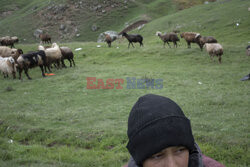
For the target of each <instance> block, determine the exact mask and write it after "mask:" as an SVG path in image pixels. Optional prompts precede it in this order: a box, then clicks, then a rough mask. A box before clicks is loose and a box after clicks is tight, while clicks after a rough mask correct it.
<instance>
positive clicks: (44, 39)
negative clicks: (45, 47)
mask: <svg viewBox="0 0 250 167" xmlns="http://www.w3.org/2000/svg"><path fill="white" fill-rule="evenodd" d="M39 38H40V40H41V42H42V43H46V42H47V43H51V37H50V36H49V35H48V34H39Z"/></svg>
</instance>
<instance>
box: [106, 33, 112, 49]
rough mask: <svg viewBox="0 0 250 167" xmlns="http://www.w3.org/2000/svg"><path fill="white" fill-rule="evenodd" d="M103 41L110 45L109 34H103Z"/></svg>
mask: <svg viewBox="0 0 250 167" xmlns="http://www.w3.org/2000/svg"><path fill="white" fill-rule="evenodd" d="M104 35H105V42H107V44H108V46H109V47H111V43H112V42H113V40H112V38H111V37H110V35H109V34H105V33H104Z"/></svg>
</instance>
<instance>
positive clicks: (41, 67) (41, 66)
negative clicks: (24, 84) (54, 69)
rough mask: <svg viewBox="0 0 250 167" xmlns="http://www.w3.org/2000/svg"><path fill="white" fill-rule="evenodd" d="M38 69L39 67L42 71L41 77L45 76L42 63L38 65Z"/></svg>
mask: <svg viewBox="0 0 250 167" xmlns="http://www.w3.org/2000/svg"><path fill="white" fill-rule="evenodd" d="M40 69H41V71H42V76H43V77H46V76H45V74H44V68H43V65H40Z"/></svg>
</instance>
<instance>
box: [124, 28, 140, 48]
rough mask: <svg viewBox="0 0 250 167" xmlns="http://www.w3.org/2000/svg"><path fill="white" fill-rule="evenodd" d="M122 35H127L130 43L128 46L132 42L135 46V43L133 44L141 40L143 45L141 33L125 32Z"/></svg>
mask: <svg viewBox="0 0 250 167" xmlns="http://www.w3.org/2000/svg"><path fill="white" fill-rule="evenodd" d="M122 36H123V37H126V38H127V40H128V42H129V44H128V48H129V46H130V44H132V46H133V48H134V45H133V42H135V43H136V42H139V43H140V46H143V43H142V41H143V37H142V36H141V35H139V34H127V33H126V32H123V33H122Z"/></svg>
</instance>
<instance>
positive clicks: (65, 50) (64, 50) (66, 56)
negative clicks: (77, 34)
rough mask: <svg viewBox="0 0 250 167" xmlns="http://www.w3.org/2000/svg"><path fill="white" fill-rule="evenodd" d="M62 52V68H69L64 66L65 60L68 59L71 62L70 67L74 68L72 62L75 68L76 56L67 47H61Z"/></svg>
mask: <svg viewBox="0 0 250 167" xmlns="http://www.w3.org/2000/svg"><path fill="white" fill-rule="evenodd" d="M60 50H61V53H62V58H61V62H62V66H63V67H65V68H67V67H66V65H65V64H64V59H67V60H68V61H69V62H70V67H72V62H73V64H74V66H75V61H74V54H73V52H72V50H71V49H70V48H68V47H65V46H62V47H60ZM71 61H72V62H71Z"/></svg>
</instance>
